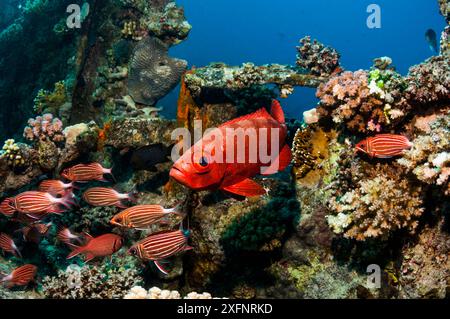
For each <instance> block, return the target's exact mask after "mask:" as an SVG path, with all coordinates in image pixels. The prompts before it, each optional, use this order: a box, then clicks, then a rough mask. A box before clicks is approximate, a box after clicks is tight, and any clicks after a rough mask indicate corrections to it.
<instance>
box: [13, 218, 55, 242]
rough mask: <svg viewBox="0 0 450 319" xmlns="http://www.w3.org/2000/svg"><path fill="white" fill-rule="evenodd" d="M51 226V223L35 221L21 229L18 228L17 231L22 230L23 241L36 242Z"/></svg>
mask: <svg viewBox="0 0 450 319" xmlns="http://www.w3.org/2000/svg"><path fill="white" fill-rule="evenodd" d="M51 226H52V223H47V224H39V223H35V224H31V225H28V226H25V227H23V228H22V229H19V231H21V232H22V234H23V239H24V240H25V241H29V242H33V243H36V244H38V243H39V242H40V240H41V237H42V236H45V235H47V233H48V231H49V230H50V227H51Z"/></svg>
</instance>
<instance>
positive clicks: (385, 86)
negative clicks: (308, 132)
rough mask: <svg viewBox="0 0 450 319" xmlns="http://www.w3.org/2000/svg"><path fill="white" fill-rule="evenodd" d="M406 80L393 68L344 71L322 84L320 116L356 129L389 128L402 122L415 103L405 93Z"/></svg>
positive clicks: (367, 131) (320, 89) (365, 130)
mask: <svg viewBox="0 0 450 319" xmlns="http://www.w3.org/2000/svg"><path fill="white" fill-rule="evenodd" d="M404 88H405V83H404V80H403V79H402V78H401V76H400V75H399V74H398V73H396V72H395V71H392V70H389V69H385V70H383V69H378V68H375V67H374V68H372V70H371V71H369V72H366V71H363V70H359V71H356V72H344V73H342V74H341V75H338V76H335V77H333V78H331V79H330V81H329V82H327V83H326V84H323V85H321V86H320V87H319V89H318V91H317V94H316V95H317V97H318V98H319V99H320V104H319V106H318V108H317V113H318V114H319V117H320V118H321V119H322V118H328V119H331V120H332V121H333V122H334V123H336V124H338V125H340V124H342V125H344V126H345V128H346V129H348V130H349V131H351V132H356V133H370V132H374V131H376V132H380V131H383V130H384V131H387V130H390V129H392V128H394V127H395V126H396V125H398V124H399V123H400V122H401V120H403V118H404V117H405V116H406V115H407V114H408V112H409V111H410V109H411V107H410V105H409V104H408V103H407V102H406V101H405V98H404V97H403V96H402V92H403V91H404Z"/></svg>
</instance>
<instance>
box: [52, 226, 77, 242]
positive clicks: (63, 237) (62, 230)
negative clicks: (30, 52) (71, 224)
mask: <svg viewBox="0 0 450 319" xmlns="http://www.w3.org/2000/svg"><path fill="white" fill-rule="evenodd" d="M56 238H57V239H58V240H59V241H60V242H63V243H65V244H68V245H70V244H72V241H77V242H79V243H80V242H81V236H80V235H77V234H74V233H72V232H71V231H70V229H69V228H67V227H61V226H60V227H58V232H57V234H56Z"/></svg>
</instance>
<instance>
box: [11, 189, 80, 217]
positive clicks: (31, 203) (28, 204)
mask: <svg viewBox="0 0 450 319" xmlns="http://www.w3.org/2000/svg"><path fill="white" fill-rule="evenodd" d="M72 197H73V194H72V193H71V192H68V193H66V195H64V197H60V198H58V197H54V196H53V195H51V194H50V193H46V192H39V191H28V192H24V193H20V194H19V195H17V196H16V197H14V200H13V205H14V207H15V208H16V209H17V211H18V212H19V213H24V214H27V215H28V216H30V217H32V218H36V219H39V218H40V217H41V216H40V215H42V214H47V213H55V214H60V213H62V212H64V211H65V210H64V209H61V208H60V205H62V206H64V207H65V208H66V209H70V208H71V206H72V205H74V204H75V203H74V202H73V201H72Z"/></svg>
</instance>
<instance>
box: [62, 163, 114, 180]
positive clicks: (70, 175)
mask: <svg viewBox="0 0 450 319" xmlns="http://www.w3.org/2000/svg"><path fill="white" fill-rule="evenodd" d="M104 174H110V175H111V176H112V177H113V178H114V176H113V175H112V169H111V168H104V167H103V166H102V165H100V164H99V163H90V164H77V165H75V166H72V167H70V168H66V169H64V170H63V171H62V173H61V176H62V177H64V178H66V179H68V180H70V181H72V182H89V181H103V182H106V181H107V180H106V179H105V178H104V177H103V175H104Z"/></svg>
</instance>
